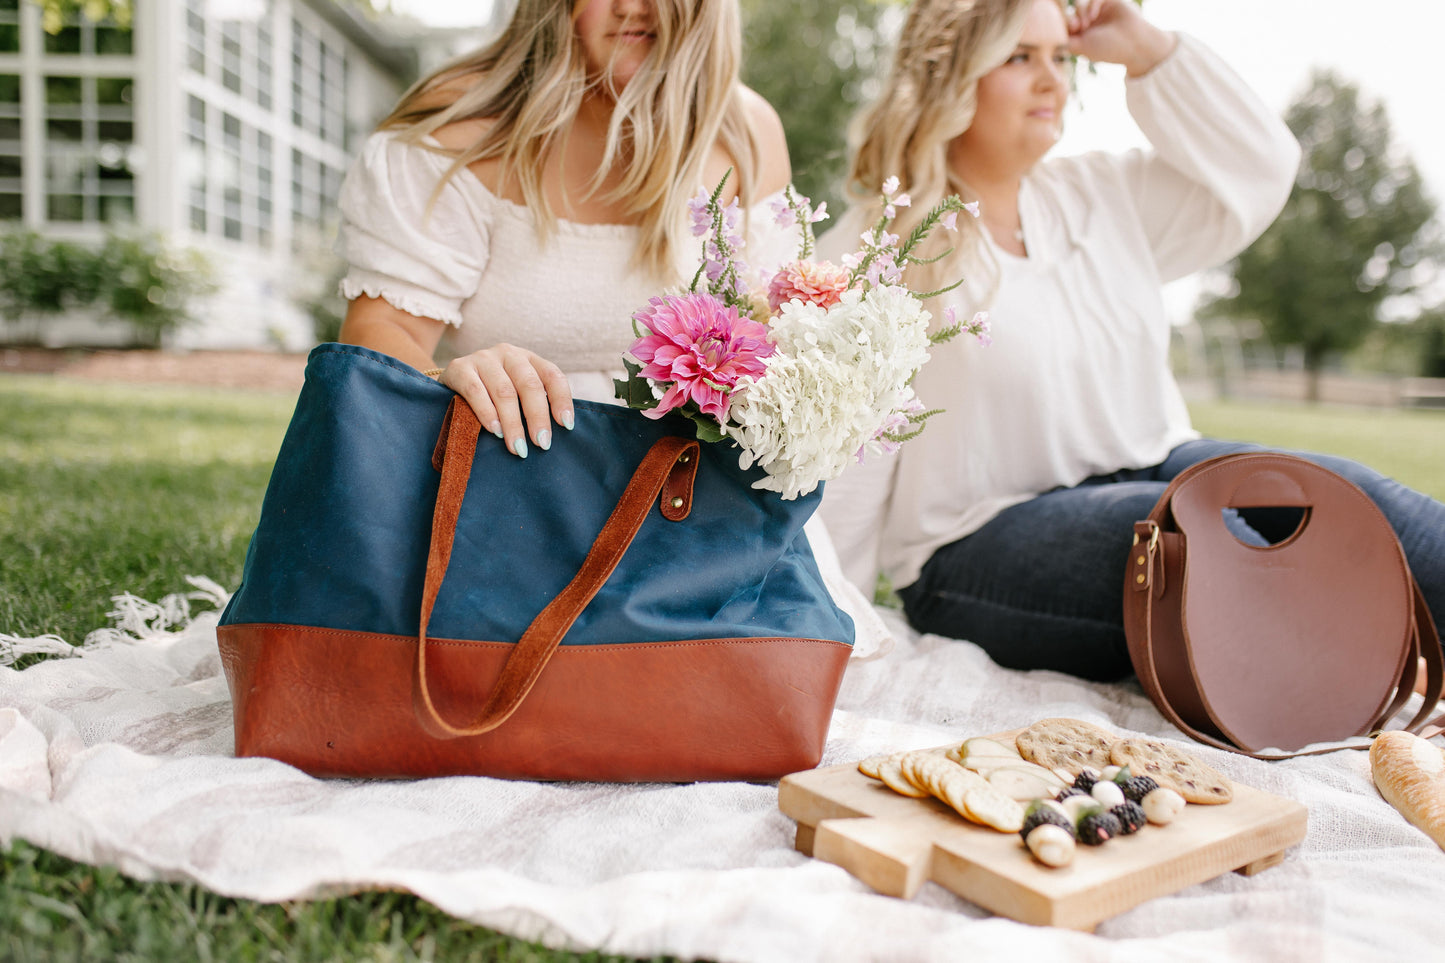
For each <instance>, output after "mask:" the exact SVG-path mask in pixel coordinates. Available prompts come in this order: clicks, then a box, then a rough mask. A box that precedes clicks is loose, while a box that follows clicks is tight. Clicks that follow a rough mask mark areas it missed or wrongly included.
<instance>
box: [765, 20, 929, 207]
mask: <svg viewBox="0 0 1445 963" xmlns="http://www.w3.org/2000/svg"><path fill="white" fill-rule="evenodd" d="M742 5H743V16H744V33H743V51H744V54H743V71H742V73H743V82H744V83H746V84H747V85H748V86H749V87H752V88H753V89H754V90H756V91H757V92H758V93H760V94H762V95H763V97H765V98H766V99H767V100H768V102H769V103H771V104H772V105H773V107H775V108H776V109H777V111H778V115H779V116H780V117H781V118H782V121H783V129H784V130H786V131H787V133H788V152H789V153H790V154H791V155H792V161H793V183H794V184H796V185H797V188H798V190H799V191H801V192H802V193H803V194H805V195H807V196H808V197H809V198H811V199H812V200H813V203H814V205H815V206H816V205H817V204H818V203H819V202H822V201H827V202H828V208H829V210H833V211H837V210H839V209H840V203H841V201H842V195H843V191H842V186H843V177H844V176H845V175H846V173H847V171H846V165H847V159H848V158H847V135H848V122H849V120H850V119H851V118H852V116H853V113H854V111H855V110H857V109H858V107H859V106H860V105H861V104H862V103H863V102H864V101H865V100H867V99H868V98H869V97H870V96H872V94H873V90H872V87H871V83H872V82H873V81H872V78H873V77H874V76H876V75H877V74H879V73H881V72H882V70H883V68H884V67H885V66H886V65H885V64H884V63H883V62H882V60H883V57H884V51H885V48H886V47H887V46H888V43H889V37H888V34H889V30H888V26H889V19H890V14H891V15H892V18H893V19H897V18H898V17H899V16H900V15H901V11H900V10H898V9H897V8H896V7H894V8H892V9H890V5H889V4H887V3H885V2H879V0H787V2H779V0H742ZM823 226H824V227H826V225H823Z"/></svg>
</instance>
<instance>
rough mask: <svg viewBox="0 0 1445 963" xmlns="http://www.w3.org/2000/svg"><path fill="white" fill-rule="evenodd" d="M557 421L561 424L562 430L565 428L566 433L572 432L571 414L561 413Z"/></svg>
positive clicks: (568, 412)
mask: <svg viewBox="0 0 1445 963" xmlns="http://www.w3.org/2000/svg"><path fill="white" fill-rule="evenodd" d="M559 420H560V421H561V422H562V427H563V428H566V429H567V430H568V431H571V430H572V412H570V411H564V412H562V414H561V415H560V416H559Z"/></svg>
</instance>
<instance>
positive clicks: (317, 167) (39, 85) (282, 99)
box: [0, 0, 495, 349]
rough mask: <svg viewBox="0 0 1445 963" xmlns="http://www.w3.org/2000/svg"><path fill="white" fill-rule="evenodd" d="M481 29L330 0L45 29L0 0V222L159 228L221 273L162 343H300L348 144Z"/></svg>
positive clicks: (86, 230)
mask: <svg viewBox="0 0 1445 963" xmlns="http://www.w3.org/2000/svg"><path fill="white" fill-rule="evenodd" d="M479 6H480V7H482V9H484V10H485V9H487V8H488V7H489V5H487V4H479ZM479 27H480V28H481V29H479V31H478V32H477V33H476V34H475V35H474V36H471V37H468V36H466V35H465V34H464V35H462V36H459V35H458V32H457V31H447V32H446V33H445V34H444V35H440V36H439V35H438V32H436V31H429V30H427V29H425V28H423V27H421V26H420V25H419V24H417V23H416V22H415V21H410V20H400V19H396V18H389V19H376V18H372V17H370V16H369V15H367V14H365V13H363V12H362V11H361V10H360V9H359V7H358V6H357V5H339V4H337V3H335V2H333V0H135V11H134V22H133V25H132V27H131V28H121V27H120V26H118V25H117V24H115V23H114V22H101V23H91V22H89V21H85V20H81V19H77V20H76V21H74V22H73V23H72V24H70V25H68V26H66V27H65V28H64V29H62V30H61V31H60V32H59V33H58V34H53V35H52V34H47V33H46V32H45V31H44V30H43V29H42V27H41V14H40V8H39V7H38V6H37V5H36V4H35V3H32V2H30V0H0V228H3V227H5V226H7V225H14V224H23V225H24V226H26V227H29V228H33V229H36V230H39V231H41V232H43V233H46V234H50V235H56V236H66V237H75V238H92V237H94V238H99V237H100V236H101V235H102V234H103V233H104V232H105V230H106V229H107V228H108V227H112V226H119V225H135V226H138V227H141V228H147V229H155V230H159V231H161V232H163V233H164V234H165V235H167V236H168V237H169V238H170V239H171V240H172V241H174V242H176V243H179V244H185V245H188V246H193V247H199V248H202V249H204V250H205V251H206V252H207V253H208V254H209V256H210V259H211V261H212V262H213V263H214V264H215V265H216V267H217V268H218V271H219V273H220V275H221V279H222V281H223V291H222V293H221V294H219V295H218V296H216V297H215V298H214V299H213V300H212V301H211V302H210V303H208V304H207V305H206V306H205V311H204V317H205V321H204V323H202V324H199V325H196V326H194V327H192V328H188V329H185V330H184V331H182V332H180V333H179V334H178V335H177V336H176V337H175V338H174V339H173V340H172V342H171V343H172V344H174V345H175V346H179V347H254V346H260V345H265V344H275V345H280V346H284V347H288V348H292V349H296V348H303V347H305V346H307V345H309V344H310V343H311V341H312V335H311V322H310V319H309V317H308V316H307V315H306V314H305V312H304V311H302V310H301V309H300V308H298V307H297V306H296V303H295V302H296V300H297V298H298V297H299V296H302V295H304V294H305V293H306V292H308V291H311V292H314V291H316V290H319V289H320V287H321V286H324V285H326V284H327V283H329V282H330V281H332V280H334V279H333V278H332V277H331V276H330V269H331V262H330V253H329V252H330V247H331V241H332V238H333V236H334V231H335V218H336V196H337V191H338V190H339V188H340V184H341V179H342V176H343V175H344V174H345V172H346V168H347V166H348V164H349V162H350V158H351V156H352V152H353V150H354V149H355V148H356V146H357V145H358V144H359V143H360V142H361V140H362V139H364V138H365V136H366V135H367V133H368V132H369V131H370V130H371V128H372V126H373V125H374V124H375V123H376V121H377V120H378V119H380V117H381V116H382V115H383V114H385V113H386V111H387V110H388V109H390V107H391V106H392V105H393V103H394V102H395V101H396V98H397V96H398V95H399V94H400V93H401V91H402V90H403V89H404V88H405V86H406V84H407V83H409V82H410V81H411V80H412V79H414V77H415V76H416V73H417V71H418V68H419V66H420V65H423V64H427V65H429V64H430V63H431V62H434V61H436V60H437V59H439V58H440V57H441V56H444V55H446V54H447V53H449V52H451V51H452V50H455V49H456V48H457V46H458V45H465V43H466V41H468V40H471V41H472V42H473V43H474V44H475V43H480V42H481V40H482V39H484V34H485V32H486V31H487V30H488V29H495V28H494V27H490V26H489V25H486V24H479ZM70 323H71V324H76V323H80V322H75V321H72V322H70ZM112 331H114V329H113V328H104V327H99V326H94V327H90V328H84V329H76V328H71V329H70V331H69V333H67V331H66V330H65V327H64V325H59V326H56V327H54V328H52V329H51V330H50V331H49V334H48V335H47V340H49V341H51V342H52V343H63V342H66V341H73V340H76V339H80V340H84V341H87V342H92V343H93V342H95V341H96V340H98V339H100V340H103V339H104V338H105V337H106V333H107V332H112ZM111 336H112V337H115V335H114V334H112V335H111Z"/></svg>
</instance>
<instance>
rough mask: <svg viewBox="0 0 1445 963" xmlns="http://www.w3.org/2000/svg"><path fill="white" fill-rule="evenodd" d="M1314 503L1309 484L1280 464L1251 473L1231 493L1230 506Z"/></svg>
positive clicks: (1248, 506)
mask: <svg viewBox="0 0 1445 963" xmlns="http://www.w3.org/2000/svg"><path fill="white" fill-rule="evenodd" d="M1282 467H1285V468H1287V467H1289V466H1282ZM1312 504H1313V499H1311V498H1310V497H1309V495H1308V494H1306V492H1305V486H1304V485H1303V484H1301V482H1300V481H1299V480H1297V479H1296V478H1294V477H1293V476H1292V475H1291V474H1290V473H1289V472H1288V471H1287V470H1283V471H1282V470H1280V468H1269V469H1265V470H1261V471H1257V472H1253V473H1251V474H1249V475H1247V476H1246V477H1245V478H1244V479H1243V480H1241V481H1240V483H1239V486H1238V487H1237V488H1235V489H1234V492H1233V493H1232V494H1231V495H1230V496H1229V507H1230V508H1273V507H1282V508H1283V507H1289V508H1309V507H1310V506H1311V505H1312Z"/></svg>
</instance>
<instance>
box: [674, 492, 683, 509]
mask: <svg viewBox="0 0 1445 963" xmlns="http://www.w3.org/2000/svg"><path fill="white" fill-rule="evenodd" d="M672 507H673V508H681V507H682V496H681V495H674V496H672Z"/></svg>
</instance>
